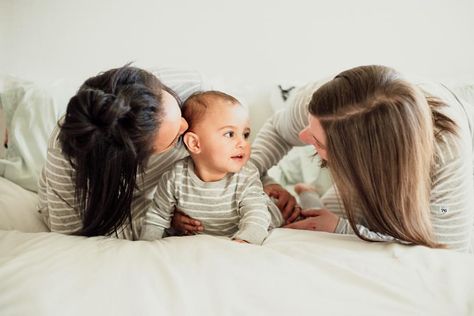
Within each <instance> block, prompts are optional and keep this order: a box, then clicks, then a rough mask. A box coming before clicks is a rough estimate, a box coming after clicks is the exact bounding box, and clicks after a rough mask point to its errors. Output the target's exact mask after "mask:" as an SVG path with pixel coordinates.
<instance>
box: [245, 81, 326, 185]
mask: <svg viewBox="0 0 474 316" xmlns="http://www.w3.org/2000/svg"><path fill="white" fill-rule="evenodd" d="M319 86H321V82H316V83H311V84H308V85H306V86H303V87H301V88H299V89H298V91H297V92H296V94H295V97H294V98H293V99H292V100H291V101H290V102H291V103H290V105H289V106H288V107H287V108H285V109H283V110H281V111H279V112H277V113H275V114H274V115H273V116H272V117H270V118H269V119H268V120H267V122H266V123H265V124H264V125H263V127H262V128H261V129H260V131H259V132H258V134H257V136H256V138H255V140H254V142H253V143H252V155H251V157H250V160H251V161H252V162H253V164H254V165H255V166H256V167H257V168H258V171H259V172H260V175H264V174H265V172H266V171H267V170H268V169H270V168H271V167H273V166H274V165H276V164H277V163H278V162H279V161H280V160H281V158H282V157H283V156H284V155H286V154H287V153H288V151H289V150H290V149H291V148H292V147H293V146H302V145H304V144H303V142H301V140H300V139H299V133H300V132H301V131H302V130H303V129H304V128H305V127H306V126H307V125H308V104H309V101H310V100H311V97H312V95H313V92H314V91H315V90H316V89H317V88H318V87H319ZM265 184H266V183H264V185H265Z"/></svg>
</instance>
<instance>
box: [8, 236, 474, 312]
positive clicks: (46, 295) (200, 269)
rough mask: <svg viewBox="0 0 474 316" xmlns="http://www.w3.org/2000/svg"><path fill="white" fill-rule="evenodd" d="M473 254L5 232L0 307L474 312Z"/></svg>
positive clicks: (323, 242) (352, 241) (340, 240)
mask: <svg viewBox="0 0 474 316" xmlns="http://www.w3.org/2000/svg"><path fill="white" fill-rule="evenodd" d="M473 314H474V256H472V255H469V254H460V253H455V252H452V251H448V250H431V249H428V248H425V247H410V246H402V245H397V244H387V243H384V244H380V243H366V242H363V241H361V240H358V239H356V238H355V237H354V236H347V235H346V236H345V235H335V234H325V233H315V232H307V231H294V230H288V229H277V230H274V231H273V232H272V233H271V235H270V237H269V238H268V239H267V240H266V242H265V243H264V245H263V246H255V245H248V244H239V243H236V242H232V241H229V240H227V239H221V238H216V237H210V236H202V235H201V236H193V237H172V238H166V239H163V240H160V241H154V242H145V241H136V242H132V241H125V240H116V239H108V238H84V237H74V236H64V235H59V234H56V233H22V232H18V231H0V315H38V316H39V315H473Z"/></svg>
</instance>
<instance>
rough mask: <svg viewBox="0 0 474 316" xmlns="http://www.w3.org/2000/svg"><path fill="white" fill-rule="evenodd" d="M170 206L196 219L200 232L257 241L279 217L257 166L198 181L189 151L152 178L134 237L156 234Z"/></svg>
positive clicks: (165, 221)
mask: <svg viewBox="0 0 474 316" xmlns="http://www.w3.org/2000/svg"><path fill="white" fill-rule="evenodd" d="M175 208H177V209H179V210H180V211H182V212H183V213H185V214H187V215H189V216H190V217H192V218H194V219H196V220H199V221H201V223H202V225H203V227H204V231H203V233H204V234H209V235H215V236H226V237H230V238H235V239H241V240H246V241H248V242H250V243H253V244H261V243H262V242H263V241H264V239H265V238H266V237H267V235H268V229H269V228H270V227H279V226H280V225H281V224H282V223H283V218H282V216H281V213H280V210H279V209H278V207H277V206H276V205H275V204H274V203H273V202H272V201H270V199H269V198H268V196H267V195H266V194H265V193H264V192H263V187H262V183H261V181H260V179H259V174H258V171H257V169H256V168H255V167H254V166H253V165H252V163H247V165H245V166H244V167H243V168H242V169H241V170H240V172H238V173H229V174H228V175H227V176H226V177H224V178H223V179H222V180H219V181H215V182H204V181H202V180H201V179H200V178H199V177H198V176H197V175H196V173H195V172H194V164H193V161H192V159H191V158H190V157H188V158H185V159H183V160H181V161H178V162H177V163H175V164H174V165H173V168H172V169H171V170H168V171H166V172H165V173H163V175H162V176H161V177H160V179H159V180H158V185H157V189H156V193H155V198H154V200H153V203H152V206H151V207H150V208H149V209H148V211H147V213H146V217H145V222H144V225H143V228H142V233H141V236H140V239H145V240H155V239H159V238H162V236H163V232H164V230H165V229H166V228H169V227H170V222H171V218H172V215H173V212H174V210H175Z"/></svg>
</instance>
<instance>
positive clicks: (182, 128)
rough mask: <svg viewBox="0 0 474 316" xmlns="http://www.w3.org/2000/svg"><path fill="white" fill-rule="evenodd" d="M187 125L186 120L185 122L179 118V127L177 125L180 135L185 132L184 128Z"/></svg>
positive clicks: (186, 127)
mask: <svg viewBox="0 0 474 316" xmlns="http://www.w3.org/2000/svg"><path fill="white" fill-rule="evenodd" d="M188 127H189V125H188V122H186V120H185V119H184V118H183V117H182V118H181V124H180V127H179V133H180V134H181V135H183V134H184V132H186V130H187V129H188Z"/></svg>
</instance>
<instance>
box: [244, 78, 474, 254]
mask: <svg viewBox="0 0 474 316" xmlns="http://www.w3.org/2000/svg"><path fill="white" fill-rule="evenodd" d="M323 83H324V82H314V83H310V84H308V85H306V86H303V87H301V88H300V89H298V91H297V92H296V93H295V96H294V98H293V99H292V101H291V104H290V105H289V107H288V108H286V109H284V110H282V111H280V112H278V113H276V114H275V115H274V116H273V117H271V118H270V119H269V120H268V121H267V123H266V124H265V125H264V126H263V127H262V129H261V130H260V131H259V133H258V135H257V137H256V139H255V141H254V143H253V145H252V148H253V149H252V150H253V156H252V158H253V159H254V163H255V165H256V166H257V167H258V168H259V170H260V172H263V171H265V170H267V169H268V168H270V167H271V166H273V165H275V164H276V163H277V162H278V161H279V160H280V159H281V158H282V157H283V156H284V155H285V154H286V153H287V152H288V150H289V149H290V148H291V147H293V146H299V145H303V143H302V142H301V141H300V139H299V138H298V133H299V132H300V131H301V130H302V129H303V128H304V127H305V126H307V125H308V113H309V112H308V104H309V101H310V100H311V96H312V94H313V93H314V91H316V89H317V88H319V87H320V86H321V85H322V84H323ZM420 87H421V88H422V89H423V90H424V91H426V92H427V93H429V94H430V95H432V96H436V97H438V98H440V99H441V100H443V101H444V102H445V103H446V104H447V106H446V107H444V108H443V109H442V111H443V113H444V114H446V115H447V116H449V117H450V118H451V119H453V120H454V122H455V123H456V124H457V126H458V133H457V135H453V134H450V133H443V134H442V135H441V137H440V139H438V141H437V143H436V145H435V161H436V164H435V166H434V173H433V178H432V187H431V196H430V204H431V207H430V210H429V211H430V215H431V221H432V225H433V228H434V232H435V235H436V238H437V240H438V242H440V243H443V244H446V245H447V246H448V248H451V249H456V250H458V251H464V252H469V251H471V252H472V248H471V247H472V246H471V244H472V238H473V235H474V232H473V231H474V184H473V179H474V173H473V165H474V160H473V159H474V155H473V148H474V146H473V140H474V134H473V132H474V126H473V122H474V119H473V118H474V114H473V112H474V108H473V107H472V106H471V105H470V104H467V103H466V102H464V101H463V100H461V99H459V98H458V97H457V96H456V95H454V94H453V93H452V92H451V91H450V90H448V89H447V88H446V87H444V86H443V85H440V84H420ZM336 192H337V190H335V189H334V188H332V189H331V190H329V191H328V193H326V194H325V196H323V198H322V202H323V204H324V206H325V207H326V208H328V209H330V210H332V211H334V212H336V213H338V214H339V215H342V216H344V210H343V207H342V204H341V202H340V199H339V198H338V196H337V193H336ZM364 222H365V221H364V219H363V218H361V219H360V224H359V225H357V227H358V229H359V232H360V233H361V234H362V235H363V236H365V237H367V238H369V239H372V240H393V238H392V237H391V236H384V235H381V234H379V233H377V232H374V231H371V230H369V229H368V228H367V227H365V226H364ZM336 232H337V233H342V234H353V233H354V232H353V231H352V229H351V226H350V225H349V223H348V220H347V219H345V218H343V217H341V219H340V221H339V223H338V225H337V228H336Z"/></svg>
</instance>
